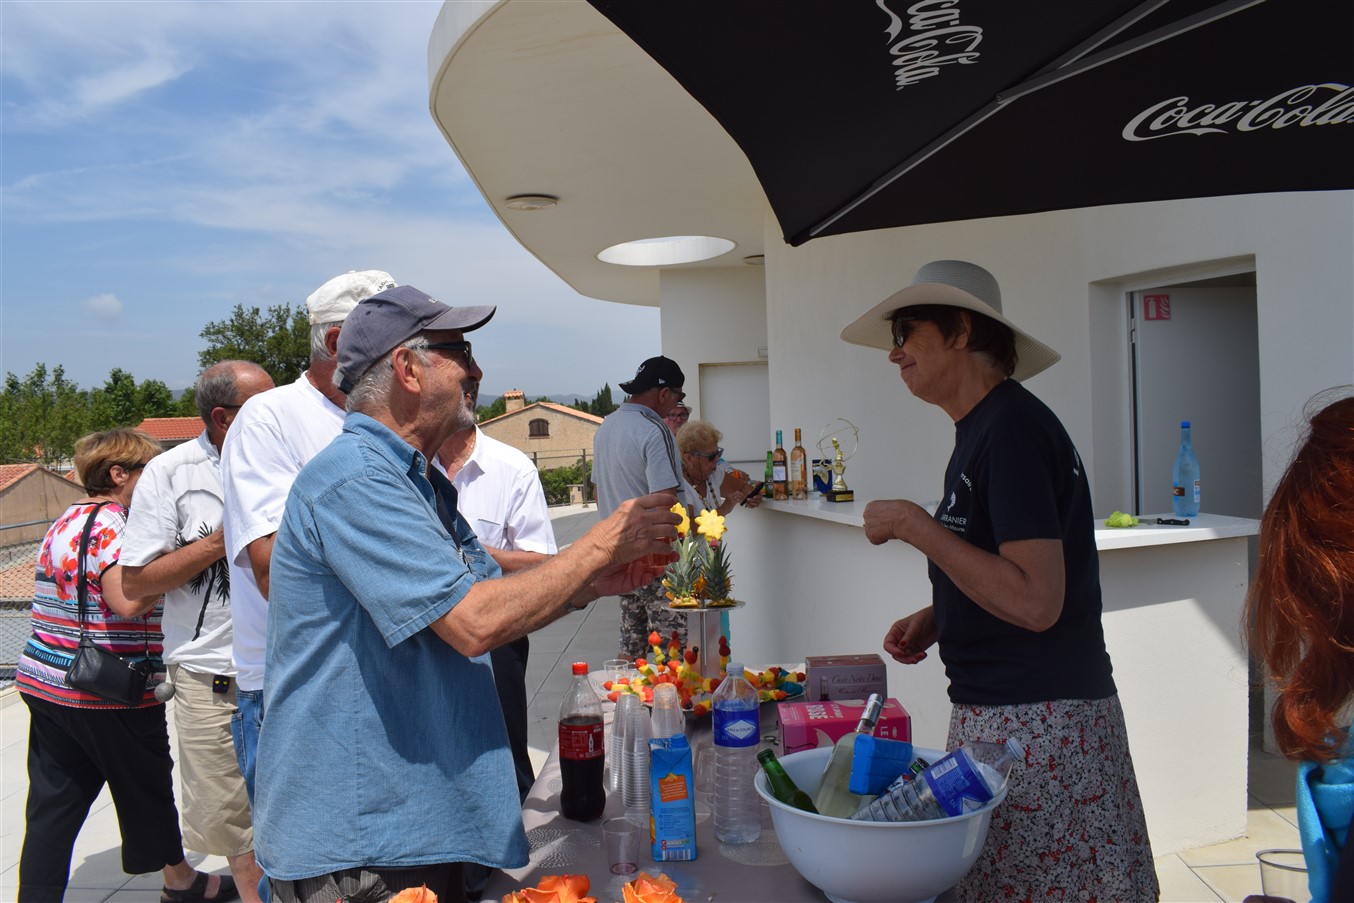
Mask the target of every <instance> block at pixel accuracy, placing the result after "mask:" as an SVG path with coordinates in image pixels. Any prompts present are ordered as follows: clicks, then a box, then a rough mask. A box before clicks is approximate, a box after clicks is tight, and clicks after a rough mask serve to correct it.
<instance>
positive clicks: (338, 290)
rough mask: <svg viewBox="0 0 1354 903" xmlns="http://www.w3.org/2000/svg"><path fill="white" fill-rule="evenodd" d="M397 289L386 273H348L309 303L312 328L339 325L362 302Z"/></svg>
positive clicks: (364, 271)
mask: <svg viewBox="0 0 1354 903" xmlns="http://www.w3.org/2000/svg"><path fill="white" fill-rule="evenodd" d="M395 285H396V283H395V279H394V277H392V276H391V275H390V274H389V273H387V272H385V271H384V270H349V271H348V272H346V273H344V274H343V275H342V276H335V277H334V278H333V279H330V280H329V281H328V282H326V283H325V284H324V285H322V286H320V287H319V288H317V289H315V291H313V292H311V294H310V297H309V298H307V299H306V308H307V309H308V310H309V311H310V325H311V326H318V325H319V324H321V323H337V322H339V321H341V320H343V319H344V318H345V317H347V316H348V311H350V310H352V309H353V308H354V307H356V306H357V305H358V303H359V302H361V301H364V300H366V299H367V298H370V297H371V296H372V295H375V294H376V293H377V292H383V291H385V290H386V289H388V288H394V287H395Z"/></svg>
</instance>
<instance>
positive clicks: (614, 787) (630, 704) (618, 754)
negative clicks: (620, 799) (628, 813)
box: [606, 693, 644, 793]
mask: <svg viewBox="0 0 1354 903" xmlns="http://www.w3.org/2000/svg"><path fill="white" fill-rule="evenodd" d="M636 707H638V708H641V709H642V708H644V706H643V704H642V703H641V702H640V701H639V697H638V696H636V695H635V694H634V693H622V694H621V695H620V697H619V698H618V699H617V700H616V709H615V711H614V712H612V715H611V736H610V737H608V738H607V746H606V758H607V765H609V766H610V769H611V770H610V772H609V773H608V774H607V785H606V789H607V792H608V793H621V792H622V791H623V790H624V787H625V779H624V778H625V734H626V730H625V728H626V724H627V721H628V719H629V717H630V712H631V711H632V710H633V709H635V708H636Z"/></svg>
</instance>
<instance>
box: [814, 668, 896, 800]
mask: <svg viewBox="0 0 1354 903" xmlns="http://www.w3.org/2000/svg"><path fill="white" fill-rule="evenodd" d="M883 709H884V699H883V697H881V696H880V695H879V694H878V693H871V694H870V698H869V699H868V700H866V702H865V711H864V712H863V713H862V714H861V716H860V723H859V724H857V725H856V729H855V730H854V731H852V732H851V733H849V734H845V735H844V736H842V738H841V739H840V740H838V741H837V745H836V746H834V747H833V748H832V755H831V756H829V757H828V760H827V768H826V769H824V770H823V781H822V783H821V784H819V785H818V793H817V795H816V796H814V798H813V805H814V807H815V808H816V809H817V810H818V814H819V815H831V816H832V817H834V818H850V817H851V816H852V815H853V814H855V811H856V810H857V809H859V808H860V807H861V805H862V804H864V803H867V802H869V801H870V800H872V799H874V797H872V796H860V795H857V794H855V793H852V792H851V763H852V762H853V761H855V758H856V738H857V737H859V736H862V735H869V734H873V733H874V726H875V723H876V722H877V721H879V713H880V712H881V711H883Z"/></svg>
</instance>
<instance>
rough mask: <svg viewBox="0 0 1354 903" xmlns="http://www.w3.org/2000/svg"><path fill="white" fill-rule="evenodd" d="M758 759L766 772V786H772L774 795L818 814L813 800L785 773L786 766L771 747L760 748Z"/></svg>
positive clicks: (797, 807)
mask: <svg viewBox="0 0 1354 903" xmlns="http://www.w3.org/2000/svg"><path fill="white" fill-rule="evenodd" d="M757 761H758V762H761V763H762V770H763V771H765V772H766V786H768V787H770V788H771V795H772V796H774V797H775V798H776V799H778V800H780V801H781V802H782V803H784V804H785V805H787V806H794V807H795V808H796V809H803V810H804V811H805V812H812V813H813V814H815V815H817V814H818V810H817V809H815V808H813V800H812V799H810V798H809V795H808V794H807V793H805V792H804V791H802V790H800V789H799V785H798V784H796V783H795V782H794V779H793V778H791V777H790V776H789V775H788V774H786V773H785V766H783V765H781V764H780V760H778V759H777V758H776V754H775V753H773V752H772V751H771V750H769V749H763V750H760V751H758V753H757Z"/></svg>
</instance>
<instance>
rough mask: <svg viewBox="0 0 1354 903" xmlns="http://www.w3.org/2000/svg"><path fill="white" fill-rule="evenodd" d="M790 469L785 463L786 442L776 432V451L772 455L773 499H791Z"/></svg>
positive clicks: (778, 432) (777, 431) (778, 431)
mask: <svg viewBox="0 0 1354 903" xmlns="http://www.w3.org/2000/svg"><path fill="white" fill-rule="evenodd" d="M788 471H789V468H788V467H787V466H786V461H785V442H784V441H783V440H782V439H781V437H780V430H776V449H775V451H773V452H772V453H771V489H772V495H771V497H772V498H774V499H781V500H784V499H788V498H789V497H790V475H789V473H788Z"/></svg>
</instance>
